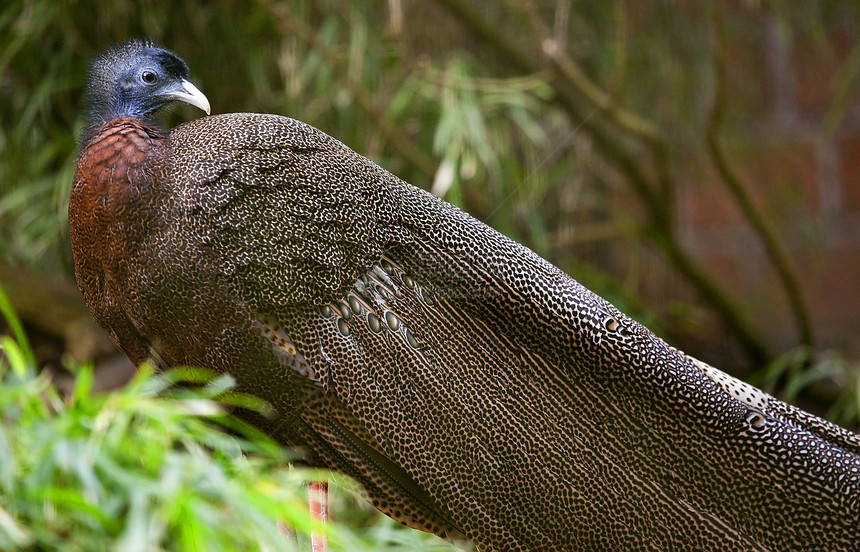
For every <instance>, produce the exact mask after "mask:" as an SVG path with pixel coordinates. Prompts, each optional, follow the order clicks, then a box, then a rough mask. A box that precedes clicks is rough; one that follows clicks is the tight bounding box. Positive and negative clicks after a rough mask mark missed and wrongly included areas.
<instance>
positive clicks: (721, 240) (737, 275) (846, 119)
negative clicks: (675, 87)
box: [678, 6, 860, 358]
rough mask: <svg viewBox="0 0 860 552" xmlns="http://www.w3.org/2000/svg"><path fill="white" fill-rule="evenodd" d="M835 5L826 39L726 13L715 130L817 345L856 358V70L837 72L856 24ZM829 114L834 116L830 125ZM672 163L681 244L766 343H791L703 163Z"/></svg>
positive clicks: (859, 231)
mask: <svg viewBox="0 0 860 552" xmlns="http://www.w3.org/2000/svg"><path fill="white" fill-rule="evenodd" d="M849 8H850V9H849ZM846 10H847V13H853V16H851V17H847V16H844V13H842V12H840V10H832V11H833V12H834V13H831V14H829V16H828V18H826V19H827V22H826V29H824V30H825V31H826V40H822V39H821V38H820V36H816V35H815V33H812V32H807V30H805V29H804V28H803V25H802V24H801V23H800V22H790V23H791V24H790V25H788V26H786V25H785V21H784V20H783V21H782V22H780V21H779V20H777V18H775V17H774V16H772V15H769V14H766V13H761V14H758V15H757V16H754V17H751V16H750V14H749V13H746V14H739V15H738V17H737V18H736V19H734V20H730V21H729V40H730V44H731V51H732V53H733V55H732V63H731V64H730V68H729V72H730V77H729V83H728V85H729V87H730V93H729V98H730V106H729V108H730V117H729V121H730V122H729V123H728V125H727V127H726V129H725V132H724V135H723V137H724V139H725V144H726V148H727V151H728V154H729V156H730V158H731V160H732V162H733V164H734V167H735V169H736V170H737V171H738V173H739V174H740V175H741V176H742V178H743V180H744V182H745V183H746V184H747V186H748V188H749V191H750V194H751V196H752V197H753V199H754V201H755V203H756V205H757V206H758V207H759V208H760V209H761V210H763V211H764V212H765V213H767V215H768V219H769V221H770V222H771V223H772V225H773V226H774V227H775V228H776V230H777V233H778V235H779V236H780V238H781V240H782V242H783V244H784V246H785V247H786V248H787V250H788V253H789V255H790V257H791V259H792V261H793V263H794V267H795V269H796V270H797V273H798V278H799V280H800V282H801V286H802V288H803V294H804V299H805V301H806V304H807V305H808V307H809V310H810V312H811V315H812V319H813V324H814V329H815V333H816V337H817V340H818V344H819V346H821V347H825V348H829V347H833V348H837V349H840V350H842V351H844V352H845V353H846V354H848V355H849V356H851V357H853V358H857V357H858V356H860V338H858V336H857V334H858V332H860V93H858V90H860V86H858V85H857V83H856V80H857V79H856V78H855V81H854V82H853V86H848V87H846V86H845V82H846V81H847V79H848V77H847V76H846V75H849V74H850V73H851V69H850V67H852V64H856V65H858V66H860V46H858V43H860V29H858V22H857V16H858V14H857V13H856V12H857V9H856V8H852V7H851V6H846ZM840 13H842V15H841V16H840ZM852 55H853V56H854V57H852ZM858 70H860V69H858ZM844 90H849V91H850V93H848V94H847V95H846V94H844ZM840 95H841V96H840ZM840 97H844V101H840ZM829 117H832V120H835V121H838V124H837V125H832V128H830V127H829V126H828V121H829V120H831V119H829ZM681 172H683V173H685V174H683V178H682V180H683V181H684V182H685V183H687V184H686V185H685V186H684V188H683V190H682V191H681V194H680V197H679V205H678V212H679V215H680V217H681V221H682V225H681V227H682V233H683V239H684V241H685V244H686V246H687V247H688V248H689V250H690V251H694V252H695V254H696V256H697V257H699V258H700V259H702V260H703V261H704V262H705V263H706V265H707V266H708V267H709V269H710V270H712V271H714V273H715V274H717V275H718V277H719V279H720V280H721V281H722V282H725V283H727V284H729V285H730V286H731V289H732V293H733V295H734V297H735V298H737V299H739V300H742V301H743V302H744V308H745V310H746V312H748V313H749V314H751V315H752V318H753V320H754V321H755V322H756V323H757V324H759V325H762V326H763V327H765V328H767V330H766V331H765V334H766V335H767V336H768V338H769V339H770V340H771V342H772V343H773V344H774V345H776V346H777V347H779V348H780V349H781V350H786V349H790V348H791V347H792V346H794V345H796V344H797V342H798V341H797V335H796V332H795V325H794V321H793V318H792V317H791V316H790V313H789V309H788V307H787V302H786V300H785V294H784V292H783V290H782V289H781V287H780V286H779V285H777V282H778V279H777V277H776V275H775V274H774V271H773V269H772V265H771V264H770V262H769V259H768V258H767V256H766V255H765V252H764V249H763V247H762V245H761V242H760V240H758V238H757V237H756V236H755V235H754V233H753V232H752V230H751V229H750V227H749V225H748V224H747V223H746V222H745V221H744V220H743V217H742V216H741V214H740V211H739V209H738V208H737V206H736V204H735V202H734V200H733V199H732V197H731V195H730V194H729V192H728V191H727V189H726V188H725V186H724V184H723V183H722V182H721V181H720V180H719V179H718V178H717V177H716V175H715V174H714V171H713V170H712V169H711V168H710V165H709V163H707V162H705V160H702V159H691V160H690V161H689V162H688V163H686V166H685V167H684V168H682V169H681ZM700 345H701V344H700ZM682 346H683V345H682ZM715 354H716V356H719V353H716V352H715Z"/></svg>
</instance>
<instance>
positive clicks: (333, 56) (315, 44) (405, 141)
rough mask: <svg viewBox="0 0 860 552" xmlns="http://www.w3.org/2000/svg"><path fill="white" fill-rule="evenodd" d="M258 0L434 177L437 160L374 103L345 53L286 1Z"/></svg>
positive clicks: (406, 153)
mask: <svg viewBox="0 0 860 552" xmlns="http://www.w3.org/2000/svg"><path fill="white" fill-rule="evenodd" d="M257 3H258V4H260V5H261V6H262V7H264V8H265V9H266V10H268V12H269V13H270V14H271V15H272V18H273V19H274V21H275V22H276V24H277V25H278V27H279V28H280V29H281V32H282V33H283V34H284V35H285V36H296V37H298V38H299V39H300V40H301V41H303V42H304V43H305V44H307V45H308V46H309V47H310V48H312V49H313V50H314V51H316V52H317V53H319V55H320V56H321V57H322V58H323V59H324V60H325V61H326V63H328V64H329V66H331V68H332V70H333V71H334V73H335V74H336V75H337V77H338V79H340V80H341V81H342V82H343V83H344V84H345V85H346V86H347V88H349V91H350V94H352V97H353V98H355V102H356V103H357V104H358V106H359V107H360V108H361V109H362V110H363V111H364V112H365V113H367V115H368V118H369V119H370V120H372V121H376V124H377V125H378V127H379V131H380V132H381V133H382V135H383V136H384V137H385V139H386V140H387V141H388V143H389V144H390V145H391V147H392V148H394V150H395V151H397V153H398V154H399V155H400V156H401V157H403V159H405V160H406V161H407V162H408V163H409V164H410V165H412V166H413V167H414V168H415V169H417V170H418V171H420V172H421V173H423V174H424V175H426V176H427V177H428V178H432V176H433V175H434V174H435V172H436V166H437V163H436V162H435V161H434V160H433V159H432V158H431V157H429V156H427V155H425V154H424V153H423V152H422V151H421V150H420V149H419V148H418V147H417V146H416V145H415V143H414V142H413V141H412V140H411V139H409V137H408V136H406V135H405V134H403V133H402V132H400V130H399V129H398V128H397V127H395V126H394V125H393V124H392V123H391V121H389V120H388V119H387V118H386V117H385V113H384V111H383V110H382V109H381V108H379V107H378V106H377V105H376V104H375V103H374V101H373V100H372V99H371V97H370V95H369V94H368V93H367V91H366V90H365V89H364V87H363V86H362V84H361V82H359V81H358V80H356V79H355V78H354V77H353V76H352V75H351V74H350V72H349V71H348V70H347V68H346V67H345V66H344V64H343V62H342V61H341V59H342V56H340V55H339V54H338V53H337V52H335V51H334V50H332V49H331V48H329V47H328V46H327V45H325V44H324V43H323V42H322V41H321V40H320V39H319V37H318V36H317V34H316V33H315V32H314V30H313V29H312V28H311V27H310V26H308V25H307V24H305V23H304V22H303V21H300V20H299V19H298V18H296V17H294V16H293V13H292V11H291V8H290V7H289V6H288V5H287V4H285V3H282V2H275V1H274V0H257Z"/></svg>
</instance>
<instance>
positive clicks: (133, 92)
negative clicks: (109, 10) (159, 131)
mask: <svg viewBox="0 0 860 552" xmlns="http://www.w3.org/2000/svg"><path fill="white" fill-rule="evenodd" d="M177 101H179V102H185V103H187V104H191V105H193V106H195V107H198V108H200V109H202V110H203V111H205V112H206V113H207V114H209V112H210V109H209V100H207V99H206V96H204V95H203V93H202V92H200V90H198V89H197V87H196V86H194V85H193V84H191V82H190V81H189V80H188V65H186V64H185V62H184V61H182V59H180V58H179V57H178V56H177V55H176V54H174V53H173V52H170V51H168V50H165V49H163V48H158V47H156V46H154V45H153V44H151V43H149V42H141V41H137V40H133V41H129V42H126V43H124V44H119V45H117V46H114V47H113V48H111V49H110V50H108V51H107V52H105V53H104V54H102V55H101V56H99V57H98V58H97V59H96V60H95V61H94V62H93V65H92V69H91V71H90V78H89V82H88V84H87V104H88V115H89V117H88V118H89V121H88V122H89V125H90V126H91V127H93V126H96V127H97V126H99V125H101V124H104V123H105V122H107V121H110V120H112V119H115V118H117V117H130V118H133V119H140V120H143V121H145V122H152V119H153V117H154V115H155V114H156V113H157V112H158V111H159V110H160V109H162V108H164V107H166V106H168V105H170V104H171V103H173V102H177Z"/></svg>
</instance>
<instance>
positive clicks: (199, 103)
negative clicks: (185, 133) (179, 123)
mask: <svg viewBox="0 0 860 552" xmlns="http://www.w3.org/2000/svg"><path fill="white" fill-rule="evenodd" d="M170 97H171V98H172V99H174V100H178V101H180V102H185V103H187V104H190V105H193V106H194V107H197V108H200V109H202V110H203V111H205V112H206V114H207V115H209V114H211V110H210V107H209V100H208V99H207V98H206V96H204V95H203V92H201V91H200V90H198V89H197V87H196V86H194V85H193V84H191V83H190V82H189V81H187V80H185V79H183V80H182V82H180V88H179V89H178V90H175V91H173V92H171V93H170Z"/></svg>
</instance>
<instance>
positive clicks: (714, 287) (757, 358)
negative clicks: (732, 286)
mask: <svg viewBox="0 0 860 552" xmlns="http://www.w3.org/2000/svg"><path fill="white" fill-rule="evenodd" d="M437 3H438V4H439V5H440V6H442V7H444V8H445V9H447V10H448V11H449V12H450V13H451V14H452V15H453V16H455V17H456V18H457V19H459V20H460V22H461V23H462V24H463V25H464V27H465V28H466V29H468V30H469V31H470V32H471V33H472V34H474V35H475V36H476V37H477V38H479V39H481V41H482V42H483V43H484V44H487V45H488V46H489V47H491V48H493V50H495V51H496V53H497V54H498V55H499V56H500V57H501V58H502V59H505V60H507V61H508V62H509V63H510V65H511V66H512V67H513V68H514V69H515V70H517V71H519V72H521V73H524V74H534V73H538V72H539V71H540V69H541V67H540V66H539V65H538V63H537V62H535V61H533V59H532V58H531V57H530V56H529V55H527V54H526V53H525V52H524V51H523V50H522V49H520V48H517V47H516V46H515V45H514V43H513V41H512V40H511V38H510V37H509V36H508V35H506V34H503V33H502V32H501V30H499V29H498V28H497V27H495V26H493V25H491V24H490V23H489V21H487V20H486V19H485V18H484V17H482V16H481V14H480V13H479V12H478V11H477V10H475V9H474V8H472V7H471V4H469V3H468V2H461V1H459V0H438V2H437ZM544 61H546V60H544ZM549 84H550V85H551V86H552V87H553V90H554V92H555V98H554V101H555V102H556V103H557V104H558V105H559V106H560V107H562V109H564V111H566V112H567V114H568V117H569V118H570V119H571V120H572V121H577V123H578V124H580V125H581V126H582V128H584V129H585V130H587V131H588V132H589V133H590V135H591V137H592V139H593V140H594V143H595V145H596V146H597V147H598V148H599V150H600V151H602V152H603V154H604V155H605V156H606V157H607V158H608V159H611V160H612V161H613V163H614V164H615V166H616V167H618V169H619V170H620V171H621V172H622V173H623V174H624V175H625V176H626V177H627V179H626V181H627V183H628V184H629V185H630V186H631V188H632V190H633V191H634V192H635V193H636V195H637V196H639V198H640V200H641V202H642V203H643V205H644V206H645V207H646V209H647V211H648V213H649V215H650V218H651V223H652V225H653V227H652V228H651V229H650V231H648V232H645V233H643V237H644V239H646V240H648V241H649V242H650V243H652V244H653V245H654V246H655V247H656V248H657V249H658V250H659V251H660V252H661V253H663V254H664V255H665V256H666V257H667V258H668V259H669V260H670V261H671V262H672V263H673V266H674V267H675V269H676V270H678V271H679V272H680V273H681V274H682V275H683V276H684V277H685V278H686V279H687V280H688V281H689V282H690V283H691V284H692V285H693V286H694V287H695V289H697V290H698V291H699V293H700V294H701V295H702V297H703V298H704V299H705V300H706V301H708V302H709V303H710V304H711V306H712V307H713V308H714V310H715V311H716V312H717V314H718V315H719V316H720V318H722V320H723V322H724V323H725V324H726V328H727V330H728V331H729V332H731V333H732V334H734V336H735V339H737V341H738V343H739V344H740V345H741V347H742V348H743V349H744V350H745V351H746V353H747V355H748V356H749V358H750V360H751V361H752V362H754V363H755V364H757V365H763V364H765V363H767V362H768V361H769V360H770V359H772V358H774V354H773V352H772V351H771V350H770V348H769V347H768V346H767V344H766V343H765V342H764V339H763V338H762V337H761V334H760V333H759V332H757V331H756V329H755V326H754V325H753V324H751V323H750V322H749V321H748V319H747V317H746V315H745V314H744V312H743V309H741V308H740V306H739V305H738V304H737V302H735V301H734V300H732V299H731V298H730V297H729V295H728V294H727V293H725V292H724V291H722V288H721V287H720V286H719V284H717V283H716V281H715V280H714V279H713V278H712V277H711V276H710V275H709V274H708V273H707V272H706V271H705V270H702V269H701V267H700V266H699V265H698V263H697V262H696V261H695V260H694V259H693V258H692V257H691V256H690V255H689V254H687V253H686V252H685V251H684V250H683V249H682V248H681V246H680V244H679V243H678V241H677V238H676V236H675V234H674V219H673V215H672V206H673V204H674V199H673V198H672V195H673V192H672V191H673V189H674V185H673V184H668V182H671V181H672V177H671V174H670V172H669V169H668V167H669V152H668V149H667V148H660V149H658V150H657V166H658V167H663V168H662V169H659V170H658V178H659V179H660V180H662V181H663V184H662V185H657V186H655V185H654V184H653V183H652V181H651V178H650V177H649V176H648V175H647V174H646V173H645V172H644V171H643V169H642V167H641V163H640V162H639V161H638V159H636V158H635V156H634V155H632V154H631V153H629V152H628V151H626V150H625V149H624V148H623V146H621V145H619V143H618V141H617V140H615V139H614V138H613V137H612V136H610V134H609V133H608V132H607V131H606V130H605V129H604V128H603V127H602V126H600V125H599V124H597V123H596V122H594V121H592V120H590V118H589V117H585V116H583V111H582V108H581V104H582V102H583V100H582V98H581V96H580V95H579V94H578V93H576V91H575V90H572V89H571V88H568V87H565V86H560V85H559V81H558V79H555V80H554V81H552V82H550V83H549ZM655 189H657V190H660V191H659V192H655Z"/></svg>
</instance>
